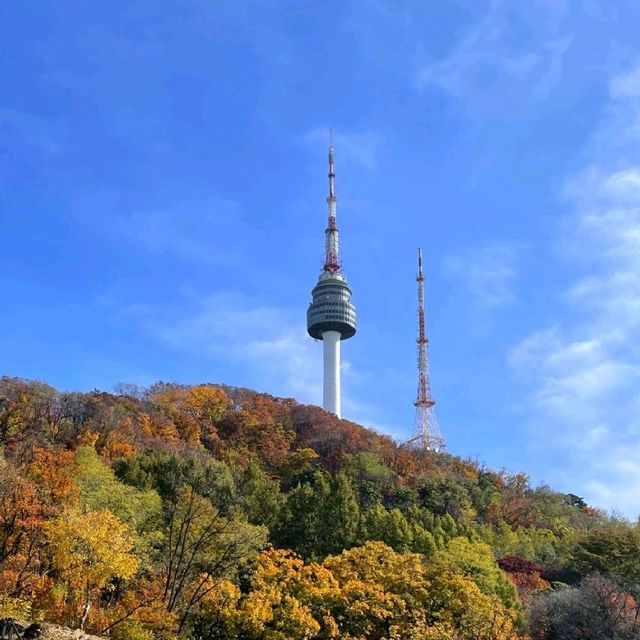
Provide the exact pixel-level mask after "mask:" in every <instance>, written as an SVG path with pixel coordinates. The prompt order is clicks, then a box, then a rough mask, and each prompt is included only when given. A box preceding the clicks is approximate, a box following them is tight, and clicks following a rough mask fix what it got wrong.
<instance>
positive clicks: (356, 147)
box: [301, 126, 383, 170]
mask: <svg viewBox="0 0 640 640" xmlns="http://www.w3.org/2000/svg"><path fill="white" fill-rule="evenodd" d="M301 140H302V142H303V143H304V144H305V145H309V146H310V147H312V148H313V149H318V147H319V146H322V145H327V146H328V144H329V127H328V126H327V127H316V128H314V129H311V130H310V131H307V132H306V133H305V134H304V135H303V136H302V138H301ZM333 141H334V145H335V146H336V148H338V149H339V150H340V161H341V162H342V161H345V162H350V163H353V164H355V165H357V166H360V167H363V168H364V169H367V170H371V169H374V168H375V166H376V164H377V160H378V151H379V149H380V146H381V144H382V141H383V139H382V136H381V135H380V134H379V133H377V132H375V131H344V130H341V129H338V130H335V129H334V130H333Z"/></svg>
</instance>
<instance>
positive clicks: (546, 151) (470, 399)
mask: <svg viewBox="0 0 640 640" xmlns="http://www.w3.org/2000/svg"><path fill="white" fill-rule="evenodd" d="M639 24H640V4H639V3H638V2H637V1H636V0H618V1H616V2H611V1H610V0H535V1H534V0H532V1H531V2H520V1H517V0H512V1H507V0H489V1H484V0H478V1H477V2H464V1H462V0H442V1H441V2H424V1H423V0H341V1H334V0H327V1H325V2H322V3H318V2H311V1H303V0H298V1H296V2H294V1H291V0H277V1H276V0H247V1H245V2H222V1H221V0H153V1H151V0H138V1H134V2H131V1H127V2H124V1H121V0H113V1H112V2H109V3H104V2H98V1H97V0H87V1H86V2H81V3H77V2H69V1H65V0H40V1H39V2H3V3H0V40H1V41H2V42H3V47H2V51H1V52H0V87H1V90H0V239H1V244H2V250H1V252H0V290H1V291H2V311H1V312H0V374H4V375H10V376H20V377H24V378H29V379H39V380H43V381H46V382H48V383H50V384H52V385H54V386H55V387H57V388H59V389H63V390H92V389H95V388H98V389H102V390H112V389H113V388H114V387H115V385H117V384H118V383H120V382H126V383H134V384H138V385H148V384H151V383H153V382H154V381H157V380H165V381H175V382H180V383H185V384H195V383H203V382H213V383H226V384H230V385H237V386H244V387H249V388H254V389H257V390H260V391H265V392H268V393H271V394H274V395H278V396H286V397H295V398H296V399H297V400H299V401H300V402H304V403H312V404H320V403H321V393H322V392H321V388H322V384H321V383H322V380H321V373H322V368H321V345H320V344H319V343H317V342H314V341H313V340H312V339H311V338H309V337H308V336H307V335H306V326H305V322H306V308H307V306H308V304H309V302H310V300H311V289H312V287H313V286H314V284H315V282H316V280H317V276H318V274H319V270H320V267H321V264H322V251H323V234H324V228H325V226H326V203H325V197H326V194H327V177H326V173H327V165H326V162H327V143H328V130H329V128H332V129H333V136H334V146H335V155H336V172H337V177H336V190H337V196H338V226H339V228H340V232H341V251H342V260H343V265H344V271H345V273H346V275H347V277H348V280H349V283H350V286H351V287H352V289H353V300H354V303H355V304H356V307H357V310H358V323H359V324H358V333H357V334H356V336H355V337H354V338H353V339H351V340H349V341H347V342H344V343H343V350H342V353H343V415H344V417H346V418H348V419H351V420H355V421H357V422H360V423H361V424H364V425H365V426H370V427H372V428H374V429H377V430H379V431H381V432H383V433H387V434H389V435H391V436H393V437H394V438H396V439H398V440H404V439H406V438H408V437H409V436H410V434H411V430H412V428H413V422H414V407H413V400H414V398H415V393H416V382H417V374H416V353H415V349H416V344H415V337H416V330H417V326H416V289H415V286H416V283H415V271H416V249H417V247H418V246H421V247H422V248H423V251H424V255H425V275H426V302H427V330H428V334H429V337H430V340H431V342H430V362H431V382H432V388H433V393H434V397H435V399H436V401H437V405H436V411H437V415H438V421H439V424H440V428H441V431H442V434H443V436H444V438H445V439H446V441H447V449H448V451H450V452H451V453H453V454H457V455H460V456H463V457H468V458H471V459H474V460H477V461H479V462H481V463H483V464H486V465H488V466H489V467H492V468H494V469H502V468H504V469H507V470H509V471H511V472H517V471H520V470H523V471H525V472H526V473H527V474H529V476H530V477H531V480H532V482H533V484H534V485H536V486H537V485H539V484H542V483H545V484H549V485H550V486H552V487H553V488H554V489H557V490H559V491H564V492H571V493H574V494H577V495H580V496H582V497H584V498H585V499H586V500H587V501H588V502H589V503H591V504H593V505H594V506H597V507H599V508H603V509H606V510H615V511H617V512H619V513H621V514H624V515H626V516H627V517H630V518H636V517H637V516H638V514H640V446H639V444H640V144H639V143H640V44H639V41H638V25H639Z"/></svg>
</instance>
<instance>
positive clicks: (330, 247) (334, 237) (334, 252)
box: [323, 130, 340, 273]
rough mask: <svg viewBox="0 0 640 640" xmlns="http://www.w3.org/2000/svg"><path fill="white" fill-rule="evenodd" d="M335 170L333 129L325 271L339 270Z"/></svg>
mask: <svg viewBox="0 0 640 640" xmlns="http://www.w3.org/2000/svg"><path fill="white" fill-rule="evenodd" d="M335 181H336V172H335V168H334V164H333V131H331V130H329V195H328V196H327V204H328V205H329V222H328V223H327V229H326V231H325V241H324V249H325V251H324V267H323V271H324V272H325V273H335V272H336V271H340V257H339V240H338V227H337V226H336V203H337V202H338V199H337V198H336V186H335Z"/></svg>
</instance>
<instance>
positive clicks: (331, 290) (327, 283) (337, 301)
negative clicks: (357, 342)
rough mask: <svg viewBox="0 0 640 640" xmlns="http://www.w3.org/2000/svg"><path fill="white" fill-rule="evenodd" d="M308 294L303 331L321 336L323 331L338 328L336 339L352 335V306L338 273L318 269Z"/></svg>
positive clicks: (317, 336) (348, 291)
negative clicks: (308, 299) (308, 302)
mask: <svg viewBox="0 0 640 640" xmlns="http://www.w3.org/2000/svg"><path fill="white" fill-rule="evenodd" d="M311 295H312V297H313V302H312V303H311V304H310V305H309V308H308V309H307V331H308V332H309V335H310V336H311V337H312V338H315V339H316V340H322V334H323V333H324V332H325V331H338V332H339V333H340V340H347V339H348V338H351V337H352V336H354V335H355V333H356V308H355V306H354V305H353V303H352V302H351V289H349V285H348V284H347V279H346V278H345V277H344V275H343V274H342V273H340V272H333V273H326V272H325V273H322V274H321V275H320V278H319V279H318V284H316V286H315V287H314V288H313V291H312V292H311Z"/></svg>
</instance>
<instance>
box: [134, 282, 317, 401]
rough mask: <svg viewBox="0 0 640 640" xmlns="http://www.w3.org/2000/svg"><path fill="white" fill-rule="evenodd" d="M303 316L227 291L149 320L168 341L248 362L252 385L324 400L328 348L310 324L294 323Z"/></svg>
mask: <svg viewBox="0 0 640 640" xmlns="http://www.w3.org/2000/svg"><path fill="white" fill-rule="evenodd" d="M297 315H298V313H297V312H295V311H287V310H282V309H277V308H275V307H272V306H268V305H261V304H255V303H252V302H251V301H249V300H248V299H247V298H246V297H244V296H241V295H237V294H233V293H229V292H222V293H218V294H216V295H213V296H210V297H209V298H207V299H206V300H204V301H200V302H197V303H195V304H187V305H186V306H185V308H184V309H182V310H181V311H180V314H179V315H177V316H173V317H170V318H169V317H165V318H160V319H157V318H154V317H150V318H147V321H146V322H147V325H148V328H149V330H150V331H151V332H152V334H153V335H154V337H155V338H156V339H157V340H159V341H160V342H161V343H163V344H164V345H166V346H169V347H171V348H173V349H177V350H180V351H185V352H188V353H191V354H193V355H196V356H201V357H202V358H205V359H207V358H210V359H211V360H218V361H219V360H222V361H226V362H229V363H231V364H233V366H238V365H239V366H244V367H245V368H246V379H247V383H246V384H251V385H254V386H255V387H256V388H258V389H261V390H265V391H268V392H270V393H274V394H277V395H283V396H295V397H296V398H297V399H299V400H300V401H302V402H313V403H318V402H320V399H321V396H322V383H321V372H322V362H321V354H322V350H321V348H320V347H319V346H318V345H317V344H315V343H314V342H313V340H311V338H309V336H308V335H306V332H305V330H304V323H302V322H292V318H296V317H297ZM249 381H250V382H249Z"/></svg>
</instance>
